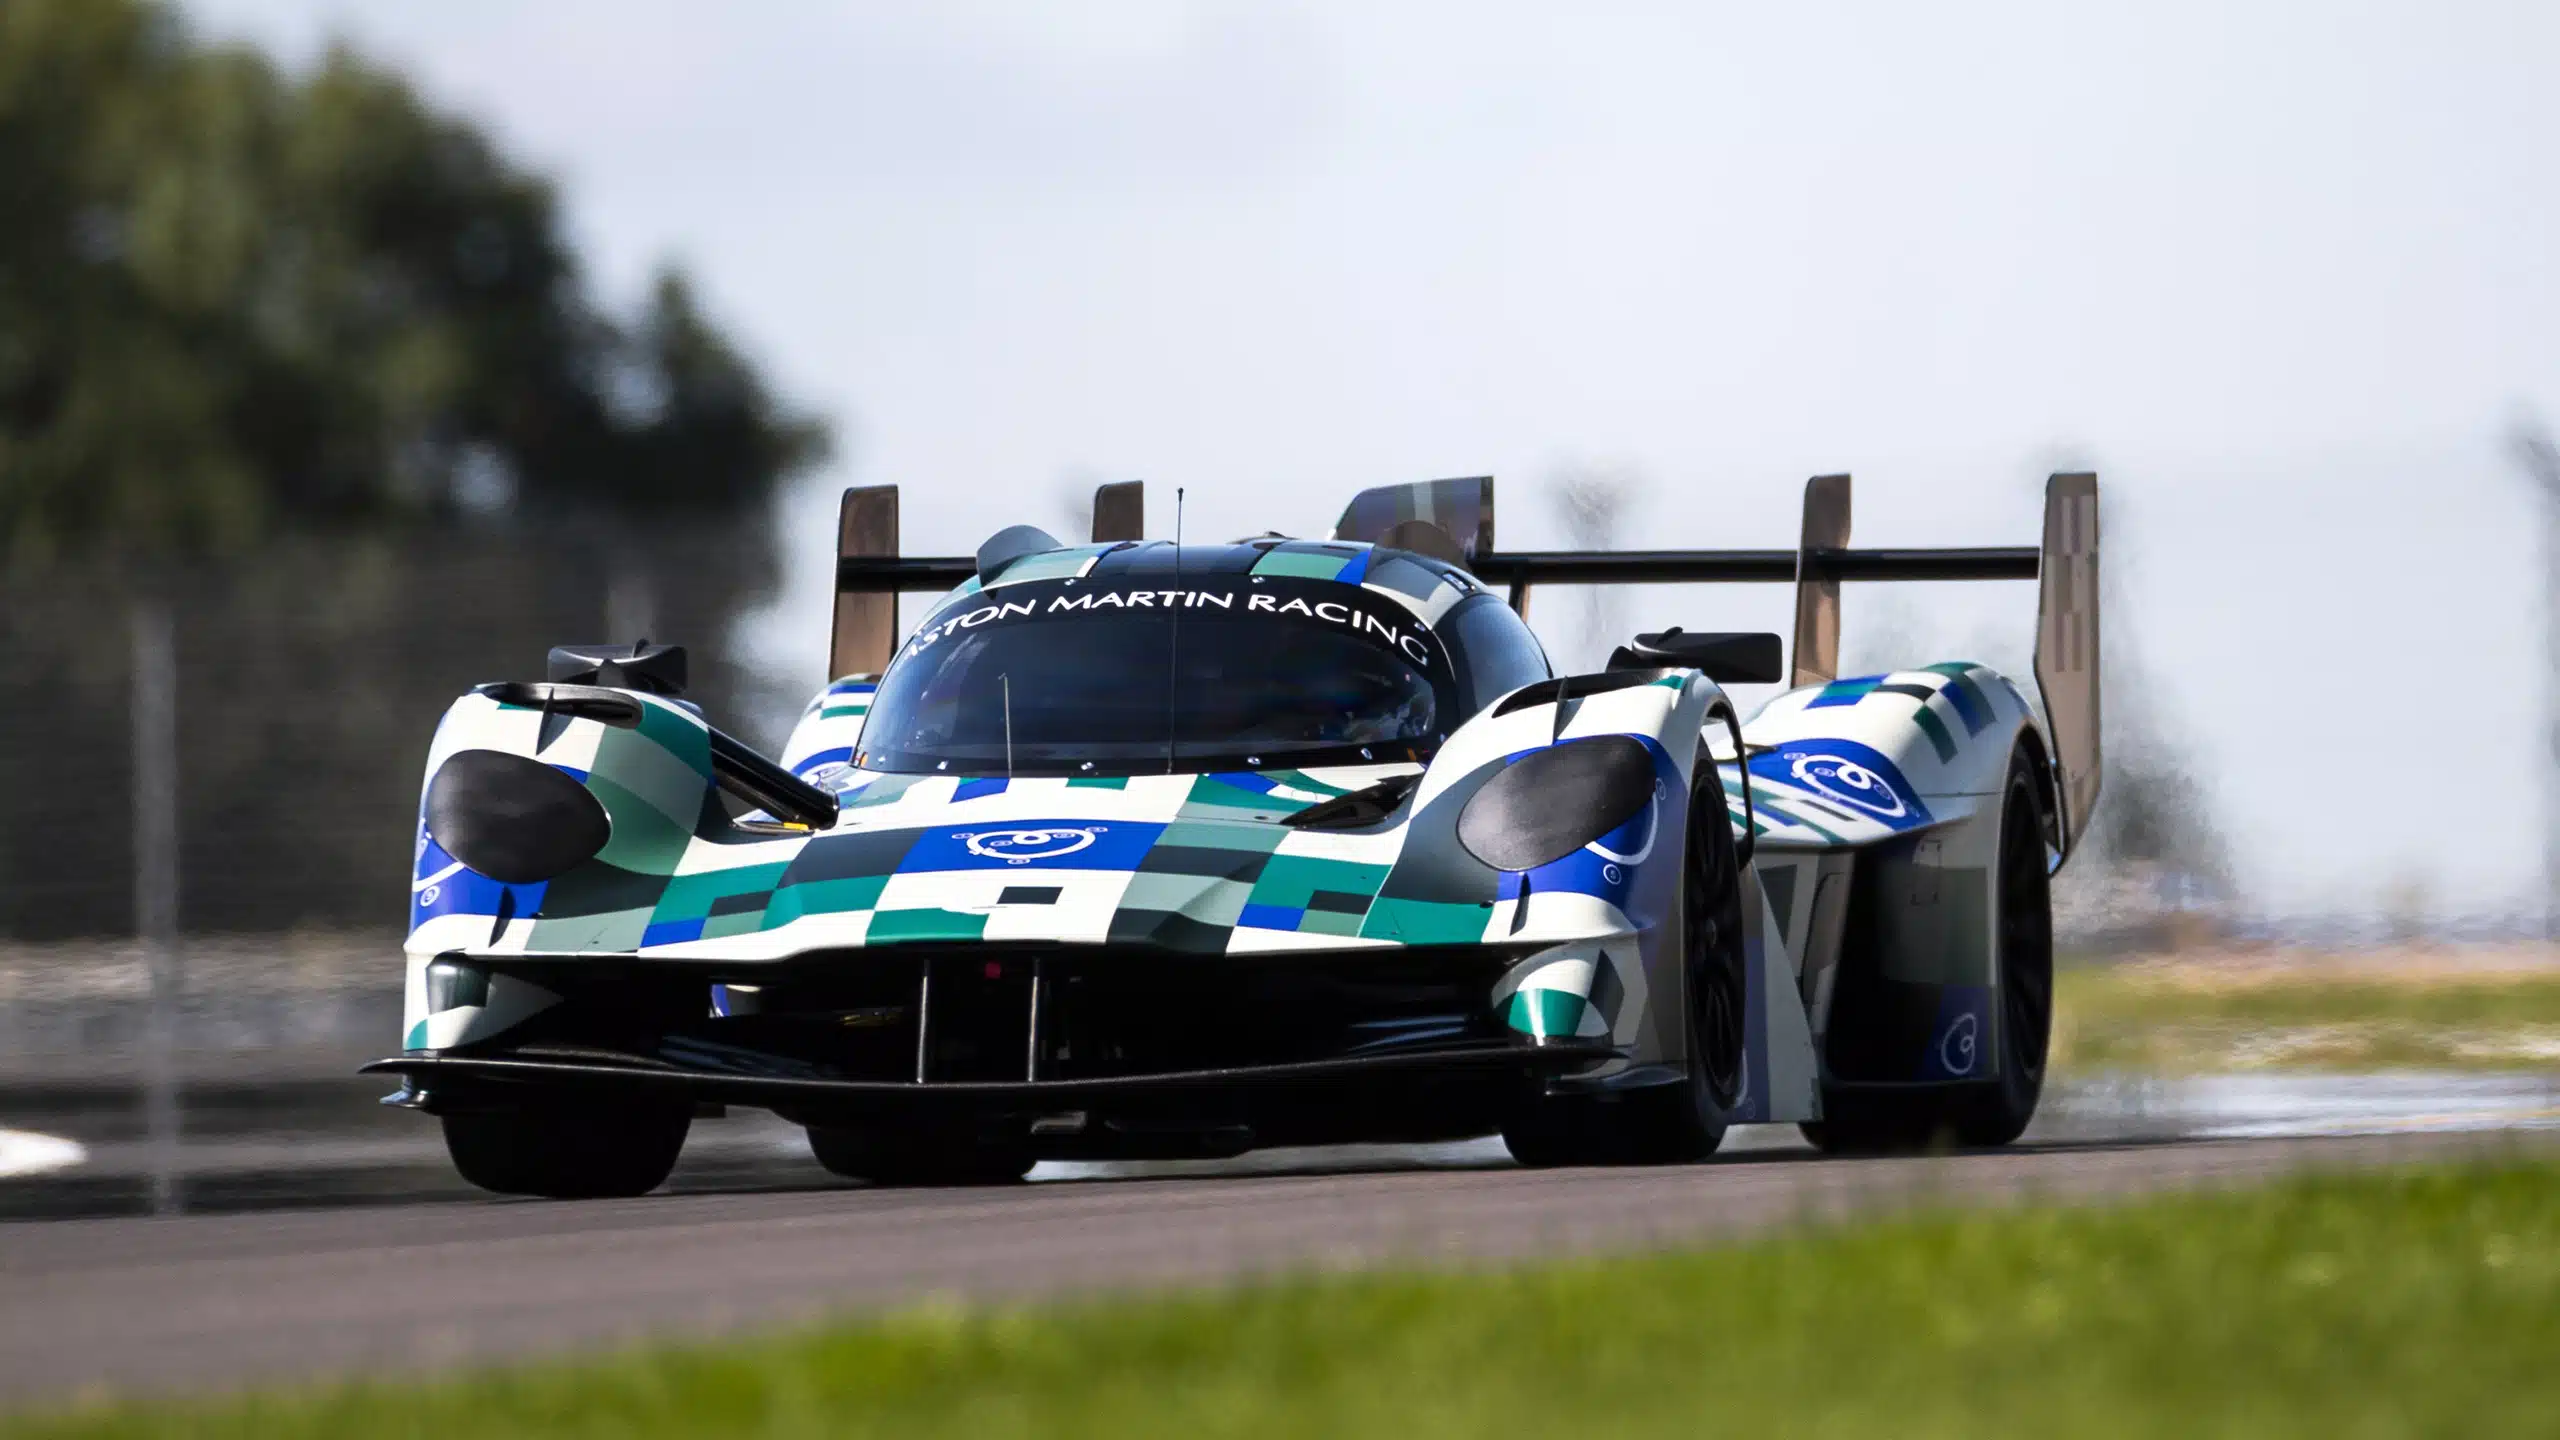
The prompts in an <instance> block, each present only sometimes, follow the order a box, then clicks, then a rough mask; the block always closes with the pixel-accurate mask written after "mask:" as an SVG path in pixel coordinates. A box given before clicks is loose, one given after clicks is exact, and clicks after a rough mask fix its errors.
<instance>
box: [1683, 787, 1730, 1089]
mask: <svg viewBox="0 0 2560 1440" xmlns="http://www.w3.org/2000/svg"><path fill="white" fill-rule="evenodd" d="M1698 769H1699V773H1700V775H1701V776H1702V777H1703V778H1702V779H1701V780H1700V781H1699V782H1698V783H1697V784H1696V785H1695V786H1693V787H1692V789H1691V792H1690V797H1689V845H1688V855H1689V863H1688V866H1687V868H1686V871H1685V873H1684V874H1683V876H1682V885H1681V922H1682V925H1681V931H1682V937H1683V941H1684V946H1685V948H1686V950H1687V952H1688V953H1687V960H1688V978H1689V993H1690V1004H1689V1026H1690V1036H1689V1039H1690V1045H1691V1048H1692V1050H1693V1052H1694V1053H1695V1054H1696V1056H1697V1061H1698V1066H1697V1068H1698V1075H1699V1078H1700V1080H1701V1081H1702V1082H1703V1083H1704V1084H1705V1086H1706V1088H1707V1092H1708V1095H1709V1097H1710V1098H1711V1099H1712V1100H1713V1101H1714V1103H1715V1104H1716V1106H1717V1107H1718V1108H1723V1107H1726V1106H1730V1105H1731V1104H1733V1102H1734V1101H1735V1100H1736V1099H1737V1098H1738V1097H1739V1096H1740V1093H1741V1090H1742V1028H1743V1027H1742V1018H1743V1017H1742V1011H1743V976H1742V967H1741V963H1740V962H1741V954H1742V945H1741V943H1740V942H1741V933H1740V931H1741V924H1742V906H1741V903H1740V896H1739V894H1738V893H1737V886H1736V884H1735V877H1734V873H1733V822H1732V820H1731V818H1730V817H1729V816H1728V815H1727V814H1726V811H1725V803H1724V784H1723V782H1722V781H1721V780H1720V779H1718V778H1717V775H1716V770H1715V760H1714V758H1713V757H1712V756H1710V755H1708V754H1707V753H1706V752H1705V751H1704V750H1703V749H1702V750H1701V751H1700V752H1699V755H1698Z"/></svg>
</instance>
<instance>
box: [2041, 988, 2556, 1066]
mask: <svg viewBox="0 0 2560 1440" xmlns="http://www.w3.org/2000/svg"><path fill="white" fill-rule="evenodd" d="M2053 1058H2054V1065H2055V1067H2056V1068H2057V1069H2058V1070H2060V1071H2063V1072H2066V1073H2067V1072H2071V1071H2088V1070H2099V1069H2135V1070H2163V1071H2197V1070H2245V1069H2264V1068H2301V1069H2329V1070H2367V1069H2380V1068H2400V1067H2419V1068H2449V1069H2533V1068H2549V1067H2555V1066H2560V972H2552V973H2545V974H2526V975H2516V974H2499V975H2460V974H2456V975H2430V974H2424V973H2419V974H2410V975H2402V976H2391V975H2364V976H2353V977H2350V976H2342V975H2340V974H2338V973H2336V972H2334V971H2324V970H2311V971H2295V972H2286V971H2283V970H2257V971H2250V972H2245V973H2241V974H2236V975H2235V974H2221V973H2216V972H2214V971H2211V970H2209V969H2201V968H2194V967H2180V966H2174V965H2172V966H2149V965H2133V966H2124V965H2116V966H2109V965H2073V966H2066V967H2063V968H2062V969H2060V970H2058V971H2057V972H2056V973H2055V976H2054V1051H2053Z"/></svg>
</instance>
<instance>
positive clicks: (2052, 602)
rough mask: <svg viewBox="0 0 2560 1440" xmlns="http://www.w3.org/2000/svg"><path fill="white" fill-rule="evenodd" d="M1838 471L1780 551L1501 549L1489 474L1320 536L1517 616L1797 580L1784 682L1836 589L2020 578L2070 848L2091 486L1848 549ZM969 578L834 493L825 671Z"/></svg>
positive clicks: (1135, 516)
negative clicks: (1932, 545)
mask: <svg viewBox="0 0 2560 1440" xmlns="http://www.w3.org/2000/svg"><path fill="white" fill-rule="evenodd" d="M1849 488H1850V487H1849V477H1848V476H1846V475H1817V476H1815V477H1813V478H1812V479H1811V480H1808V481H1806V482H1805V490H1804V525H1803V528H1802V530H1801V532H1800V534H1799V538H1798V541H1797V545H1796V548H1794V549H1792V550H1512V551H1504V550H1497V549H1495V548H1494V543H1493V515H1494V511H1493V481H1492V479H1491V478H1490V477H1487V476H1475V477H1470V478H1467V479H1460V480H1429V481H1423V482H1421V483H1418V484H1412V485H1387V486H1380V487H1377V488H1375V489H1370V490H1364V491H1361V492H1360V493H1359V494H1358V495H1357V496H1355V497H1353V499H1352V501H1351V504H1350V506H1349V507H1348V508H1347V509H1345V510H1344V511H1343V514H1342V520H1341V522H1340V523H1339V524H1337V525H1336V526H1335V527H1334V534H1333V538H1335V539H1337V540H1363V541H1368V542H1370V543H1372V544H1379V545H1392V546H1395V547H1397V548H1399V549H1406V550H1413V551H1418V552H1420V553H1423V554H1426V555H1431V556H1434V557H1436V558H1438V559H1441V560H1444V561H1447V562H1449V563H1451V564H1457V565H1463V566H1464V567H1466V568H1467V569H1468V570H1469V571H1470V572H1472V573H1473V574H1474V575H1475V576H1476V578H1478V579H1480V580H1482V581H1484V582H1486V583H1487V584H1489V585H1496V586H1501V587H1505V588H1506V589H1507V590H1508V592H1509V596H1510V601H1511V608H1512V609H1513V610H1516V611H1518V612H1520V613H1521V614H1522V615H1524V616H1525V615H1526V614H1527V613H1528V609H1529V597H1530V594H1531V592H1532V591H1534V590H1535V589H1536V588H1537V587H1538V586H1540V585H1666V584H1716V583H1756V584H1773V585H1776V584H1792V585H1794V586H1795V587H1796V614H1795V636H1794V644H1793V646H1792V647H1791V653H1792V656H1793V662H1794V663H1793V667H1792V678H1793V682H1794V683H1795V684H1796V685H1799V686H1802V685H1819V684H1823V683H1826V682H1828V681H1831V680H1835V679H1837V678H1839V664H1840V586H1841V584H1842V582H1844V581H1850V580H2034V581H2037V582H2039V587H2038V596H2037V610H2036V659H2035V668H2036V687H2037V689H2038V690H2040V691H2042V692H2043V695H2044V711H2045V724H2046V728H2047V729H2048V730H2049V731H2050V732H2051V734H2052V736H2053V746H2054V752H2055V753H2054V754H2053V756H2052V757H2051V759H2052V761H2053V765H2054V769H2055V771H2056V777H2055V785H2056V789H2057V791H2058V792H2059V798H2060V801H2061V805H2060V810H2061V814H2060V815H2059V816H2058V817H2057V821H2058V823H2057V825H2056V830H2057V832H2058V834H2057V837H2056V838H2057V839H2059V840H2060V841H2061V849H2062V850H2063V852H2064V853H2065V854H2068V853H2070V852H2071V851H2072V850H2073V849H2075V848H2076V847H2077V846H2078V844H2079V841H2080V837H2081V836H2082V835H2083V834H2084V833H2086V831H2087V830H2088V826H2089V816H2090V815H2091V813H2092V812H2093V811H2094V810H2095V809H2096V807H2097V802H2098V779H2099V771H2100V762H2101V760H2102V758H2103V757H2102V754H2101V747H2100V738H2099V725H2098V719H2099V712H2098V680H2099V670H2098V477H2097V476H2095V475H2055V476H2053V477H2052V478H2050V479H2049V480H2047V481H2046V482H2045V496H2044V537H2043V543H2042V544H2040V545H2008V546H1985V547H1979V548H1960V549H1925V550H1923V549H1868V550H1858V549H1852V548H1850V545H1849ZM1144 502H1145V491H1144V488H1143V486H1142V484H1141V483H1140V482H1138V481H1135V480H1131V481H1124V482H1121V483H1119V484H1115V485H1105V486H1103V487H1102V488H1101V489H1100V490H1098V491H1097V492H1095V495H1094V503H1093V539H1094V541H1095V542H1096V543H1106V542H1110V541H1115V540H1135V539H1137V538H1139V535H1140V531H1141V528H1142V524H1143V518H1144V511H1145V503H1144ZM977 573H978V569H977V561H976V560H975V559H974V558H972V557H969V556H950V557H936V558H926V557H920V556H903V555H900V554H899V553H898V489H897V487H896V486H894V485H875V486H868V487H863V488H859V489H852V490H847V491H846V492H844V507H843V510H842V511H841V513H840V518H839V522H838V525H837V531H836V607H835V631H834V637H833V642H832V644H831V646H830V654H829V675H830V677H831V678H838V677H842V676H846V675H856V674H876V673H878V672H879V671H881V670H885V669H887V668H888V665H889V657H890V656H891V655H893V654H895V653H896V651H897V644H898V636H897V625H898V607H897V596H898V594H899V593H900V592H902V591H936V592H938V591H943V590H948V589H951V588H952V587H954V586H956V585H959V584H962V583H963V582H965V581H967V580H968V579H969V578H970V577H971V576H973V575H975V574H977Z"/></svg>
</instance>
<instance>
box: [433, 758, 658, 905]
mask: <svg viewBox="0 0 2560 1440" xmlns="http://www.w3.org/2000/svg"><path fill="white" fill-rule="evenodd" d="M427 833H428V834H429V835H432V836H434V837H435V842H436V843H437V844H439V845H441V846H443V847H444V848H445V853H447V854H449V855H451V856H452V857H453V858H454V859H456V860H459V861H461V862H462V863H463V864H465V865H468V866H470V867H471V868H472V869H474V870H477V871H479V872H480V873H481V874H483V875H486V876H488V877H489V878H490V879H492V880H495V881H498V882H500V883H501V884H506V885H530V884H532V883H533V882H534V881H537V880H548V879H550V878H551V877H553V876H554V875H559V874H562V873H564V872H566V871H567V870H568V869H570V867H572V866H574V865H576V864H578V863H579V862H580V861H583V860H585V859H587V858H589V857H590V856H592V855H594V854H595V853H596V852H597V851H599V850H602V849H603V848H604V842H605V841H607V840H609V839H611V838H612V836H613V823H612V821H610V820H609V819H607V818H606V816H605V813H604V807H603V806H602V805H599V804H597V803H596V797H594V796H593V795H590V794H588V793H587V787H586V786H584V785H581V784H579V783H578V782H577V781H575V780H572V779H570V778H569V777H568V776H566V775H563V774H561V773H560V772H559V771H557V770H555V769H553V768H551V767H550V766H548V765H545V764H543V763H542V762H541V761H539V760H531V759H527V758H526V757H524V756H522V755H510V754H508V753H507V752H505V751H503V750H464V751H461V752H460V753H458V754H456V755H454V756H453V757H452V758H451V759H449V760H447V761H445V762H444V764H443V765H441V766H438V767H437V769H436V774H435V778H434V779H432V780H430V781H428V782H427Z"/></svg>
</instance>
